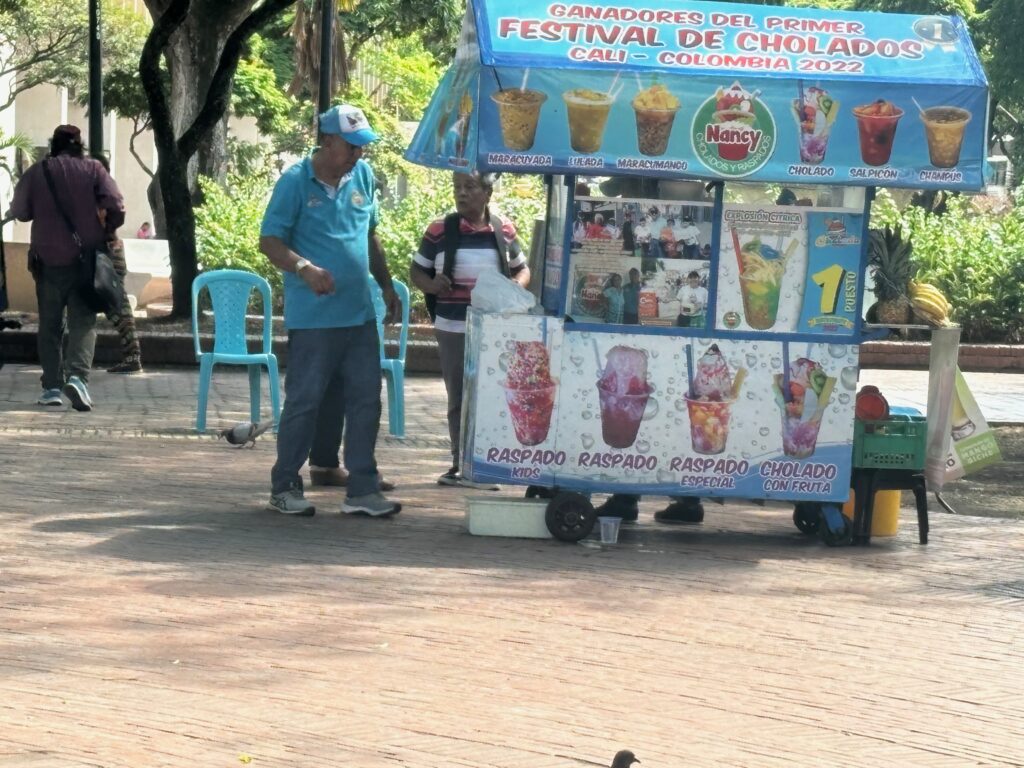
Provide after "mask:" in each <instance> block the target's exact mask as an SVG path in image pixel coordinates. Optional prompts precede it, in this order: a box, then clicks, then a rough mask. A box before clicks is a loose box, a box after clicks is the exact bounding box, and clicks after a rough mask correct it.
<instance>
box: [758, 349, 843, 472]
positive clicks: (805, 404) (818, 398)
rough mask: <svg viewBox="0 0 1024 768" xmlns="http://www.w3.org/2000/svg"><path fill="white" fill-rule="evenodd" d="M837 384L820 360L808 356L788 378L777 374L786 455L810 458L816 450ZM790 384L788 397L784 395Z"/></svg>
mask: <svg viewBox="0 0 1024 768" xmlns="http://www.w3.org/2000/svg"><path fill="white" fill-rule="evenodd" d="M835 384H836V380H835V379H834V378H833V377H831V376H828V375H827V374H826V373H825V371H824V370H823V369H822V367H821V365H820V364H819V363H816V362H814V361H813V360H808V359H807V358H804V357H801V358H799V359H797V360H796V361H795V362H794V363H793V365H792V366H791V367H790V374H789V377H788V381H787V380H786V379H784V377H783V375H782V374H781V373H777V374H775V377H774V387H773V389H774V391H775V401H776V402H777V403H778V405H779V408H780V409H781V411H782V452H783V453H784V454H786V456H789V457H791V458H794V459H806V458H807V457H808V456H810V455H812V454H813V453H814V450H815V448H817V445H818V431H819V430H820V429H821V419H822V417H823V416H824V415H825V409H826V408H828V401H829V398H830V397H831V396H832V389H833V388H834V387H835ZM787 386H788V388H789V393H788V396H787V395H784V394H783V393H784V392H785V390H786V388H787Z"/></svg>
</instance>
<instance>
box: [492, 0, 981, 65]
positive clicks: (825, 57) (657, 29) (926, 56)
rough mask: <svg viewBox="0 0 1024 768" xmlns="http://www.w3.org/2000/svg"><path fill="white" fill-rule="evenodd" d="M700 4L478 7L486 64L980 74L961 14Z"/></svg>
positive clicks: (502, 2) (506, 1)
mask: <svg viewBox="0 0 1024 768" xmlns="http://www.w3.org/2000/svg"><path fill="white" fill-rule="evenodd" d="M701 5H702V7H701V8H700V9H699V10H698V9H694V10H682V9H678V8H652V7H650V5H649V4H648V3H644V2H642V0H636V1H635V2H629V1H628V0H621V1H620V2H611V3H603V4H599V5H594V4H590V3H587V4H584V3H570V2H566V3H561V2H554V3H548V2H543V1H537V0H534V1H533V2H523V1H522V0H520V1H519V2H515V1H514V0H512V1H510V0H485V1H484V2H479V3H476V4H475V7H476V9H477V20H478V27H479V28H481V30H483V34H482V35H481V41H480V43H481V50H482V59H483V63H484V64H488V65H498V66H501V65H510V64H515V65H527V66H560V67H565V66H567V65H571V66H573V67H585V66H591V67H606V68H617V67H622V66H630V67H635V68H647V69H649V68H658V69H681V70H686V71H689V72H693V71H701V70H703V71H714V70H722V69H728V70H732V71H746V72H749V73H751V74H758V75H779V74H795V75H799V76H805V77H820V76H822V75H830V76H841V77H846V78H859V79H865V80H876V79H878V78H885V77H892V76H893V74H894V72H897V71H898V72H900V73H904V74H905V75H906V76H907V77H910V78H917V79H933V78H936V77H944V78H947V79H950V78H952V79H956V80H958V81H959V82H971V77H972V75H974V74H975V73H976V72H977V71H979V68H978V64H977V58H976V57H975V56H974V53H973V49H972V48H971V46H970V43H969V39H968V37H967V34H966V30H965V27H964V24H963V22H962V21H961V20H960V19H959V18H956V17H945V16H912V15H906V14H876V13H872V14H868V13H853V12H843V11H833V10H819V9H813V8H785V9H780V8H757V7H751V6H750V5H737V4H731V3H706V4H703V3H702V4H701ZM951 73H953V74H951Z"/></svg>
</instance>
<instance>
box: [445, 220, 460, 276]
mask: <svg viewBox="0 0 1024 768" xmlns="http://www.w3.org/2000/svg"><path fill="white" fill-rule="evenodd" d="M461 218H462V217H461V216H459V214H458V212H455V213H449V214H448V215H447V216H445V217H444V269H443V270H442V271H443V273H444V276H445V277H447V278H448V279H449V280H451V279H452V275H454V274H455V253H456V252H457V251H458V250H459V221H460V220H461Z"/></svg>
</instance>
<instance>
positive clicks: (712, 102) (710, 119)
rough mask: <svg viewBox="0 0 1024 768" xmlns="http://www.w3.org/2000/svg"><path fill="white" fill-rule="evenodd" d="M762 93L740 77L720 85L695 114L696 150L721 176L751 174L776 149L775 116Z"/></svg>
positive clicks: (694, 133)
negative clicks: (762, 99)
mask: <svg viewBox="0 0 1024 768" xmlns="http://www.w3.org/2000/svg"><path fill="white" fill-rule="evenodd" d="M759 94H760V91H754V92H752V93H751V92H749V91H747V90H745V89H744V88H743V86H742V85H740V83H739V81H736V82H734V83H733V84H732V85H731V86H729V87H728V88H719V89H718V90H717V91H716V92H715V95H714V96H712V97H711V98H709V99H708V100H707V101H705V102H704V103H703V104H702V105H701V107H700V109H698V110H697V114H696V115H695V116H694V118H693V126H692V127H691V130H690V137H691V140H692V142H693V151H694V154H696V156H697V159H698V160H700V161H701V162H702V163H703V164H704V165H706V166H707V167H708V168H710V169H711V170H712V171H714V172H715V173H716V174H718V175H719V176H727V177H732V178H739V177H742V176H749V175H750V174H752V173H754V172H755V171H757V170H759V169H760V168H762V167H763V166H764V165H765V163H767V162H768V160H769V159H770V158H771V156H772V152H774V151H775V118H774V117H772V113H771V112H770V111H769V110H768V107H767V106H765V104H764V102H763V101H761V99H760V98H758V96H759Z"/></svg>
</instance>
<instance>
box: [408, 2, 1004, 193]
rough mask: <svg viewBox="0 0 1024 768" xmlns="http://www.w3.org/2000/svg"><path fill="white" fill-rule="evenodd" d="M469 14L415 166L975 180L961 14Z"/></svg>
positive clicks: (413, 151)
mask: <svg viewBox="0 0 1024 768" xmlns="http://www.w3.org/2000/svg"><path fill="white" fill-rule="evenodd" d="M470 5H471V7H470V11H469V12H470V13H471V14H472V19H473V22H475V23H476V25H477V28H478V31H479V32H480V35H479V43H480V47H479V55H478V57H477V58H476V59H475V62H476V63H475V70H476V72H477V73H478V75H479V76H478V77H474V76H473V75H472V74H471V73H470V72H469V71H468V70H472V69H473V66H474V65H472V64H470V63H467V62H466V61H465V60H460V61H459V63H458V64H456V66H455V68H454V70H453V71H456V72H457V74H455V75H454V76H453V77H450V78H446V80H445V82H443V83H442V86H441V87H440V88H439V89H438V92H437V93H436V94H435V96H434V99H433V101H432V102H431V105H430V107H429V108H428V110H427V113H426V114H425V115H424V119H423V121H422V123H421V125H420V128H419V130H418V131H417V134H416V137H415V139H414V140H413V143H412V145H411V146H410V148H409V150H408V152H407V157H408V159H410V160H412V161H414V162H418V163H421V164H425V165H433V166H440V167H446V168H456V169H457V168H460V167H466V166H467V165H468V166H469V167H481V168H489V169H493V170H509V171H516V172H523V173H552V172H554V173H559V172H561V173H575V174H584V173H593V174H600V175H608V174H644V175H650V176H667V177H679V176H697V177H710V178H723V179H735V178H746V179H750V180H761V181H774V182H784V183H785V182H792V183H799V182H801V181H812V182H814V181H820V182H827V183H830V184H846V185H855V186H868V185H889V186H901V187H923V188H940V189H980V188H981V187H982V185H983V173H982V171H983V165H984V158H985V153H986V135H985V127H986V122H987V111H988V92H987V83H986V81H985V76H984V73H983V72H982V70H981V67H980V64H979V63H978V59H977V56H976V54H975V52H974V50H973V48H972V47H971V44H970V40H969V38H968V36H967V32H966V29H965V27H964V25H963V23H962V22H961V21H960V20H959V19H958V18H947V17H940V16H929V17H920V16H910V15H900V14H878V13H853V12H838V11H822V10H815V9H798V8H792V9H786V10H785V11H781V10H780V9H777V8H755V7H751V6H748V5H730V4H717V3H711V2H708V3H702V4H701V5H702V6H706V7H702V8H701V9H700V10H678V9H663V10H662V9H656V8H655V9H652V8H649V7H646V6H644V5H642V4H641V3H640V2H639V1H638V2H637V3H631V2H623V3H610V4H598V5H586V6H584V5H575V4H569V3H548V4H545V3H540V2H504V1H503V2H501V3H499V2H497V0H480V1H478V2H471V4H470ZM719 9H721V10H719ZM466 109H470V110H471V111H470V112H465V110H466ZM467 131H468V133H466V132H467Z"/></svg>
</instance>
